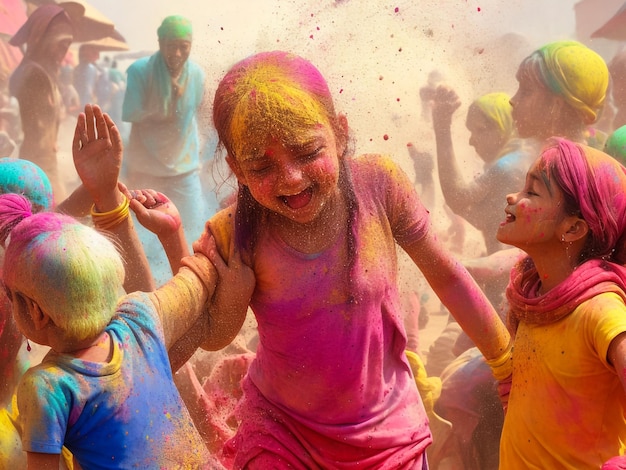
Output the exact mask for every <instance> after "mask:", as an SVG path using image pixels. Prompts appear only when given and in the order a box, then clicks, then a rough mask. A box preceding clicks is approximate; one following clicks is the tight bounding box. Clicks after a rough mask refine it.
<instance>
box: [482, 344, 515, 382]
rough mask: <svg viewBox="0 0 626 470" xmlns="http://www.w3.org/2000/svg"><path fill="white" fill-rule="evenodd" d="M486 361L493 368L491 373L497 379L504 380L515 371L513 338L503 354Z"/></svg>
mask: <svg viewBox="0 0 626 470" xmlns="http://www.w3.org/2000/svg"><path fill="white" fill-rule="evenodd" d="M485 362H486V363H487V365H488V366H489V367H490V368H491V373H492V374H493V376H494V377H495V378H496V379H497V380H504V379H506V378H507V377H508V376H509V375H511V374H512V373H513V340H511V342H510V343H509V345H508V346H507V348H506V349H505V350H504V352H503V353H502V354H500V355H499V356H498V357H495V358H493V359H486V360H485Z"/></svg>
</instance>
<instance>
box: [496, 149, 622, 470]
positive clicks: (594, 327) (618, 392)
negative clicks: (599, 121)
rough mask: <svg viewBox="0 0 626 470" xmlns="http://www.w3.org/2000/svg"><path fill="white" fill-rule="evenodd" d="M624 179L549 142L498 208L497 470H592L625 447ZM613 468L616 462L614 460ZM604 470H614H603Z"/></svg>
mask: <svg viewBox="0 0 626 470" xmlns="http://www.w3.org/2000/svg"><path fill="white" fill-rule="evenodd" d="M625 195H626V169H625V168H624V167H623V166H622V165H621V164H620V163H619V162H617V161H616V160H615V159H613V158H612V157H610V156H609V155H607V154H605V153H603V152H601V151H599V150H596V149H593V148H591V147H588V146H586V145H583V144H579V143H574V142H572V141H569V140H565V139H561V138H555V139H553V140H551V141H550V143H549V144H548V145H547V146H546V148H545V149H544V150H543V152H542V153H541V155H540V156H539V158H538V159H537V160H536V162H535V163H534V164H533V165H532V167H531V168H530V169H529V171H528V175H527V177H526V182H525V185H524V187H523V189H522V190H521V191H520V192H517V193H512V194H509V195H508V196H507V201H506V202H507V206H506V209H505V213H506V218H505V220H504V221H503V222H502V224H501V226H500V228H499V229H498V233H497V237H498V240H500V241H501V242H502V243H506V244H508V245H512V246H514V247H517V248H519V249H521V250H523V251H524V252H525V253H526V254H527V255H528V256H527V257H526V258H524V259H523V260H522V261H520V262H519V263H518V264H517V265H516V266H515V268H514V269H513V270H512V272H511V278H510V283H509V286H508V288H507V291H506V296H507V300H508V304H509V311H508V317H507V322H508V327H509V329H510V331H511V332H512V334H513V335H514V349H513V352H512V355H511V358H510V359H508V360H503V361H501V363H502V364H505V363H506V362H511V361H512V367H513V375H512V384H511V388H510V395H509V397H508V404H507V407H506V416H505V420H504V428H503V431H502V437H501V448H500V468H506V469H528V468H567V469H576V470H582V469H597V468H600V467H601V466H602V465H603V463H604V462H607V461H609V460H611V459H613V457H615V456H619V455H621V454H623V453H624V444H623V443H624V442H625V439H626V419H625V418H624V416H625V412H626V393H625V391H626V373H625V371H626V305H625V302H626V294H625V290H626V268H625V267H624V264H625V263H626V196H625ZM613 462H614V460H613ZM606 468H618V467H617V466H615V467H606Z"/></svg>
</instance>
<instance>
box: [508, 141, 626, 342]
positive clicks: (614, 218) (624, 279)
mask: <svg viewBox="0 0 626 470" xmlns="http://www.w3.org/2000/svg"><path fill="white" fill-rule="evenodd" d="M553 142H554V143H553V144H552V145H549V146H548V147H547V148H546V149H544V151H543V152H542V154H541V156H540V157H539V158H540V161H541V164H542V165H543V167H544V169H545V171H546V172H547V173H548V175H549V176H550V177H551V178H552V179H553V180H554V181H555V182H556V184H557V186H559V189H560V190H561V191H563V193H564V196H565V204H566V210H570V211H574V210H575V211H577V212H579V213H580V217H582V218H583V219H584V220H585V222H587V225H588V226H589V231H590V234H589V239H588V242H587V245H586V247H585V249H584V251H583V253H582V254H581V255H582V256H583V259H582V262H581V264H579V265H578V266H577V267H576V268H575V269H574V271H573V272H572V274H570V276H569V277H568V278H567V279H565V280H564V281H563V282H561V283H560V284H559V285H558V286H556V287H555V288H553V289H551V290H550V291H548V292H547V293H546V294H544V295H540V294H539V287H540V285H541V280H540V278H539V274H538V273H537V269H536V268H535V265H534V263H533V262H532V259H531V258H529V257H528V258H525V259H524V260H522V261H521V262H520V263H518V264H517V265H516V266H515V267H514V268H513V270H512V272H511V280H510V283H509V286H508V287H507V291H506V296H507V300H508V302H509V307H510V311H509V316H508V326H509V328H510V329H511V331H515V330H516V328H517V324H518V323H519V322H520V321H524V322H528V323H535V324H547V323H552V322H555V321H557V320H559V319H561V318H563V317H564V316H566V315H568V314H569V313H571V312H572V311H573V310H574V308H575V307H576V306H577V305H579V304H580V303H581V302H583V301H585V300H587V299H590V298H591V297H594V296H595V295H597V294H599V293H601V292H615V293H617V294H618V295H620V296H621V297H622V298H624V300H625V301H626V294H625V293H624V292H625V291H626V267H624V263H625V262H626V235H625V232H626V169H625V168H624V167H623V166H622V165H621V164H620V163H619V162H617V161H616V160H615V159H614V158H612V157H610V156H609V155H607V154H605V153H604V152H601V151H599V150H596V149H593V148H591V147H587V146H585V145H581V144H576V143H574V142H570V141H568V140H565V139H554V140H553Z"/></svg>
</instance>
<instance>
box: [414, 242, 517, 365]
mask: <svg viewBox="0 0 626 470" xmlns="http://www.w3.org/2000/svg"><path fill="white" fill-rule="evenodd" d="M404 248H405V250H406V252H407V253H408V254H409V256H410V257H411V259H412V260H413V261H414V262H415V264H416V265H417V267H418V268H419V269H420V270H421V271H422V273H423V274H424V277H425V278H426V280H427V281H428V283H429V284H430V286H431V287H432V289H433V290H434V291H435V293H436V294H437V296H438V297H439V299H441V302H442V303H443V304H444V305H445V306H446V307H447V308H448V310H449V311H450V313H451V314H452V315H453V316H454V318H455V319H456V321H457V322H458V323H459V325H460V326H461V328H463V330H464V331H465V333H467V335H468V336H469V337H470V339H471V340H472V341H473V342H474V344H475V345H476V346H477V347H478V349H480V351H481V353H482V354H483V355H484V356H485V358H486V359H488V360H490V359H491V360H493V359H499V358H501V357H502V355H503V354H505V353H506V352H507V351H508V350H509V346H510V342H511V337H510V334H509V332H508V331H507V329H506V327H505V325H504V323H503V322H502V320H501V319H500V317H499V316H498V314H497V312H496V310H495V309H494V307H493V306H492V305H491V304H490V303H489V301H488V300H487V297H486V296H485V294H484V293H483V292H482V291H481V290H480V288H479V287H478V285H477V284H476V282H475V281H474V279H473V278H472V277H471V276H470V274H469V273H468V271H467V270H466V269H465V267H463V265H462V264H461V263H460V262H459V261H458V260H457V259H455V258H454V256H452V254H451V253H450V252H449V251H448V250H447V249H446V248H445V247H444V245H443V243H442V242H441V241H440V240H439V239H438V238H437V235H436V234H435V233H434V232H433V231H432V230H430V231H428V232H427V234H426V235H425V236H424V238H422V239H421V240H419V241H418V242H415V243H413V244H412V245H410V246H408V247H404Z"/></svg>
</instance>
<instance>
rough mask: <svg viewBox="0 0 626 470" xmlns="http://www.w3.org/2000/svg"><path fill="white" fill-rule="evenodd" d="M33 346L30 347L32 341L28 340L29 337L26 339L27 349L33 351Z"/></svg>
mask: <svg viewBox="0 0 626 470" xmlns="http://www.w3.org/2000/svg"><path fill="white" fill-rule="evenodd" d="M32 349H33V348H31V347H30V342H29V341H28V339H27V340H26V351H28V352H31V350H32Z"/></svg>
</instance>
